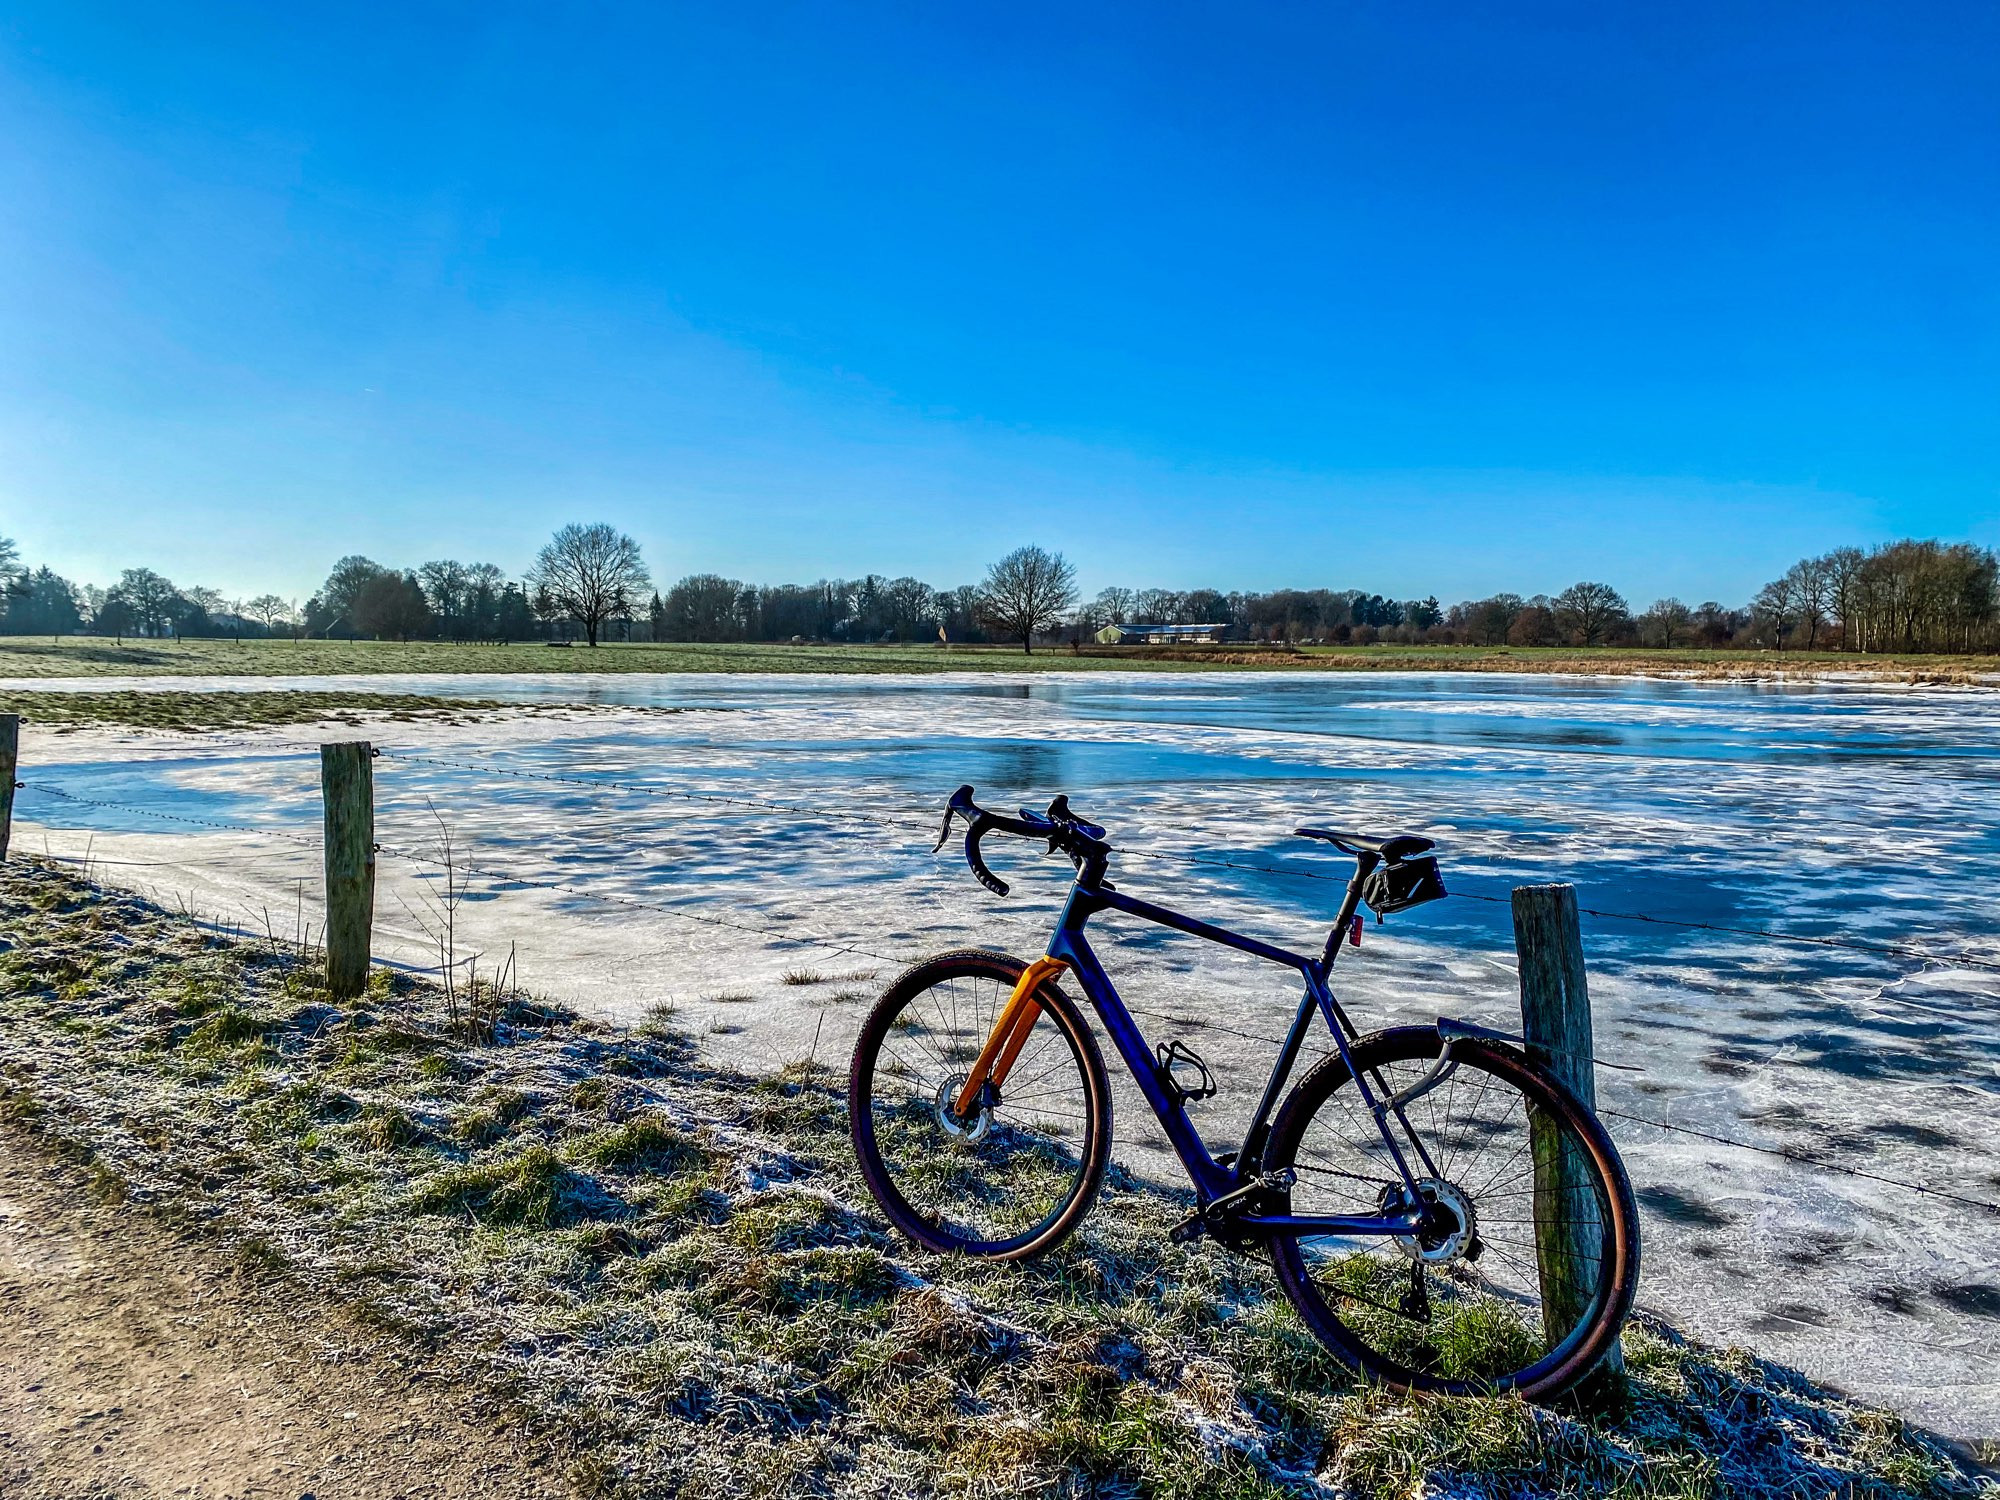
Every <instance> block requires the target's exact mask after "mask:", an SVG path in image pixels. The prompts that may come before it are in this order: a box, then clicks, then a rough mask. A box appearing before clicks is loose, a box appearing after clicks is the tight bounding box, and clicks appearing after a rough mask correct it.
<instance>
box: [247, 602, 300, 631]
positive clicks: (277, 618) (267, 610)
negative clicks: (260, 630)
mask: <svg viewBox="0 0 2000 1500" xmlns="http://www.w3.org/2000/svg"><path fill="white" fill-rule="evenodd" d="M243 613H244V614H246V615H248V616H249V617H250V618H251V619H253V620H255V621H256V622H257V623H258V624H259V625H262V626H263V627H264V631H265V633H266V634H267V635H276V634H277V633H278V627H279V626H280V625H289V624H290V623H291V621H292V615H293V614H294V610H293V608H292V606H291V605H289V604H287V603H286V602H285V601H284V600H282V599H280V598H279V597H278V596H277V595H276V594H259V595H258V596H257V597H256V598H255V599H251V600H247V601H246V602H245V603H244V605H243Z"/></svg>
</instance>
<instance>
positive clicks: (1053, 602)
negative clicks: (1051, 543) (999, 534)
mask: <svg viewBox="0 0 2000 1500" xmlns="http://www.w3.org/2000/svg"><path fill="white" fill-rule="evenodd" d="M1075 603H1076V569H1075V568H1073V567H1071V566H1070V565H1069V563H1068V562H1066V561H1064V559H1063V555H1062V554H1061V553H1060V552H1044V551H1043V550H1042V549H1041V548H1040V547H1016V548H1015V549H1014V550H1013V551H1012V552H1009V553H1008V554H1007V555H1006V556H1005V557H1003V558H1001V559H1000V561H998V562H997V563H995V564H993V566H992V567H990V568H988V569H987V570H986V582H985V583H984V584H983V585H982V586H981V589H980V598H979V614H980V618H981V619H983V620H984V621H985V622H986V623H987V624H988V625H991V626H993V627H994V628H995V629H997V630H999V631H1000V632H1001V633H1002V634H1003V635H1018V636H1019V637H1020V638H1021V649H1022V650H1023V651H1026V652H1032V651H1033V650H1034V649H1035V632H1036V631H1038V630H1051V629H1053V628H1054V627H1056V626H1057V625H1060V624H1061V623H1062V618H1063V615H1064V613H1065V612H1067V611H1068V609H1069V608H1070V606H1071V605H1073V604H1075Z"/></svg>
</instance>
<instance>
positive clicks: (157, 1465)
mask: <svg viewBox="0 0 2000 1500" xmlns="http://www.w3.org/2000/svg"><path fill="white" fill-rule="evenodd" d="M87 1202H88V1200H87V1198H86V1197H85V1195H84V1194H83V1192H82V1191H81V1190H80V1179H78V1178H77V1177H76V1175H75V1174H74V1173H72V1172H69V1171H67V1170H66V1169H63V1168H59V1167H52V1166H51V1165H50V1164H49V1162H48V1160H47V1159H46V1158H45V1157H42V1156H40V1155H39V1154H38V1153H37V1152H35V1151H34V1149H33V1148H32V1147H28V1146H25V1145H24V1144H23V1142H22V1140H21V1138H20V1137H18V1136H14V1135H11V1134H9V1133H4V1132H0V1495H4V1496H6V1497H8V1500H58V1497H60V1500H112V1497H117V1500H126V1497H142V1496H144V1497H150V1496H175V1497H183V1496H185V1497H202V1500H225V1497H227V1500H248V1497H251V1496H273V1497H284V1500H302V1497H307V1496H312V1497H316V1500H389V1497H398V1500H402V1497H408V1500H418V1497H445V1496H460V1495H465V1496H472V1495H481V1496H484V1495H504V1496H507V1497H509V1500H512V1497H517V1496H518V1497H521V1500H557V1497H560V1496H565V1495H567V1494H568V1493H569V1491H568V1488H567V1486H565V1485H563V1484H562V1483H561V1482H560V1480H559V1478H558V1476H557V1473H556V1470H557V1469H558V1467H559V1465H558V1464H556V1463H555V1462H553V1461H542V1462H537V1459H538V1457H539V1455H538V1454H536V1453H535V1452H533V1451H531V1445H528V1444H522V1445H518V1446H517V1445H516V1444H514V1443H513V1442H512V1441H511V1440H510V1439H509V1437H508V1436H507V1435H506V1434H505V1433H504V1432H503V1433H501V1434H500V1435H495V1434H494V1433H492V1432H489V1431H485V1430H482V1429H481V1428H479V1427H477V1426H474V1425H472V1424H471V1423H470V1422H468V1421H467V1420H466V1419H465V1418H464V1417H463V1416H462V1415H461V1413H460V1411H459V1410H458V1408H457V1404H456V1403H455V1402H454V1401H453V1400H452V1398H451V1396H450V1393H449V1392H447V1391H444V1390H442V1389H440V1390H436V1391H433V1390H431V1389H430V1388H428V1387H427V1386H426V1384H425V1383H424V1382H423V1380H422V1378H421V1376H414V1377H413V1376H412V1374H411V1373H410V1372H408V1371H404V1370H400V1369H396V1368H393V1367H390V1366H387V1365H385V1364H384V1363H382V1362H381V1361H380V1360H379V1359H375V1358H371V1357H369V1356H365V1355H362V1354H359V1353H357V1352H356V1351H354V1350H352V1349H350V1348H347V1347H345V1346H344V1343H343V1340H342V1338H341V1334H340V1331H339V1329H338V1327H337V1326H336V1325H333V1324H331V1323H330V1322H328V1321H322V1320H319V1319H314V1318H312V1317H310V1316H301V1315H300V1314H298V1313H297V1312H295V1311H287V1310H285V1309H283V1308H282V1307H281V1306H280V1305H279V1304H278V1301H277V1299H276V1298H274V1297H273V1296H272V1295H271V1294H269V1293H268V1292H266V1291H264V1290H263V1289H261V1288H259V1287H256V1286H254V1285H251V1284H249V1283H248V1282H246V1281H245V1279H243V1278H241V1277H239V1276H236V1275H234V1274H232V1273H231V1271H230V1269H229V1268H228V1266H227V1265H226V1264H225V1263H224V1262H223V1261H222V1260H221V1259H220V1258H219V1257H217V1256H216V1255H214V1254H213V1253H211V1252H206V1251H203V1250H200V1249H197V1248H193V1247H191V1246H189V1245H187V1244H184V1243H182V1242H181V1241H179V1240H177V1239H175V1238H174V1237H173V1236H172V1235H171V1234H169V1233H167V1232H166V1231H164V1230H163V1229H162V1228H160V1227H159V1226H158V1225H156V1224H154V1223H152V1222H151V1221H149V1220H148V1219H147V1218H146V1217H145V1216H144V1215H143V1214H142V1213H141V1212H140V1211H138V1210H135V1209H132V1208H130V1207H121V1208H97V1207H88V1206H80V1205H85V1204H87Z"/></svg>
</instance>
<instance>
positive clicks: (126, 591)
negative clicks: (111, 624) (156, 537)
mask: <svg viewBox="0 0 2000 1500" xmlns="http://www.w3.org/2000/svg"><path fill="white" fill-rule="evenodd" d="M112 593H114V594H116V595H117V596H118V598H119V599H120V600H121V601H122V602H123V603H124V605H125V607H126V608H127V609H129V610H131V611H132V618H133V619H135V620H137V621H138V622H139V624H140V625H141V626H142V627H143V628H144V629H145V630H146V632H147V633H148V634H150V635H158V634H159V633H160V632H161V631H163V630H165V629H166V628H167V622H168V621H169V620H171V619H173V617H174V615H175V614H176V613H177V612H178V611H179V610H180V609H181V608H183V607H184V604H185V601H184V600H183V599H182V598H181V591H180V590H179V589H177V588H175V587H174V586H173V584H172V583H171V582H170V581H169V580H167V579H166V578H163V577H161V576H160V575H159V574H158V573H155V572H154V571H153V570H152V569H151V568H127V569H126V570H125V571H124V572H123V573H120V574H119V575H118V586H117V587H116V588H114V589H113V590H112Z"/></svg>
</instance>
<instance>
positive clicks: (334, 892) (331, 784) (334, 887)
mask: <svg viewBox="0 0 2000 1500" xmlns="http://www.w3.org/2000/svg"><path fill="white" fill-rule="evenodd" d="M319 787H320V797H321V800H322V801H323V802H324V804H325V809H326V840H325V845H326V983H327V988H328V989H330V990H332V991H333V996H334V998H335V999H336V1000H350V999H352V998H353V997H354V996H356V995H358V994H360V993H361V992H362V991H363V990H364V989H366V988H367V987H368V946H369V940H370V938H371V936H372V929H373V927H374V924H375V747H374V746H372V745H370V744H369V743H368V742H367V741H366V740H344V741H341V742H340V743H338V744H332V745H321V746H320V747H319Z"/></svg>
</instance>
